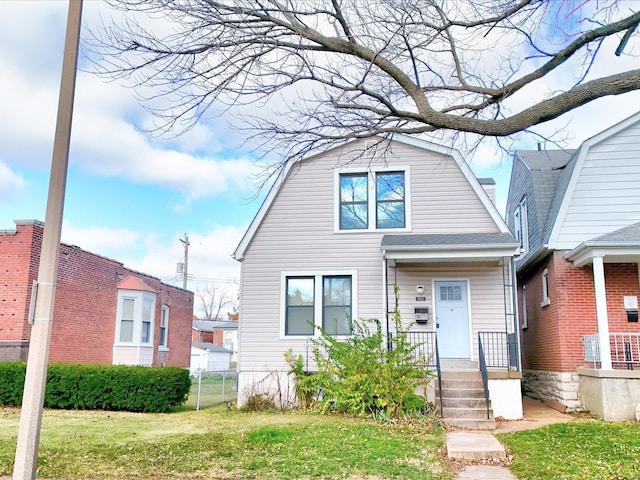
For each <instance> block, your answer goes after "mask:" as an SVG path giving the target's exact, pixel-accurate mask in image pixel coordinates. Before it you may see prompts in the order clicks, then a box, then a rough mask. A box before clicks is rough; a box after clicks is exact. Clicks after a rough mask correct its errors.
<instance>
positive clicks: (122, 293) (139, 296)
mask: <svg viewBox="0 0 640 480" xmlns="http://www.w3.org/2000/svg"><path fill="white" fill-rule="evenodd" d="M156 297H157V295H156V294H155V293H151V292H145V291H139V290H118V304H117V308H116V322H115V324H116V328H115V338H114V342H113V344H114V346H141V347H142V346H144V347H152V346H153V345H154V332H155V325H154V323H155V317H156ZM123 299H133V300H135V304H134V310H133V341H131V342H121V341H120V327H121V317H122V300H123ZM145 299H149V300H151V301H152V303H151V331H150V332H149V338H150V339H151V341H150V342H148V343H147V342H144V343H143V342H142V305H143V302H144V300H145Z"/></svg>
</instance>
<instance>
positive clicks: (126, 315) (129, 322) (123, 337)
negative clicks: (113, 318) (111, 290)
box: [120, 298, 136, 342]
mask: <svg viewBox="0 0 640 480" xmlns="http://www.w3.org/2000/svg"><path fill="white" fill-rule="evenodd" d="M120 305H121V313H120V341H121V342H133V324H134V321H135V320H134V311H135V305H136V299H135V298H123V299H122V303H121V304H120Z"/></svg>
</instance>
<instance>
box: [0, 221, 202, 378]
mask: <svg viewBox="0 0 640 480" xmlns="http://www.w3.org/2000/svg"><path fill="white" fill-rule="evenodd" d="M17 230H18V231H17V233H15V234H8V233H3V234H0V267H1V268H2V270H0V285H2V287H3V288H2V291H1V293H0V342H1V341H2V340H16V339H22V340H28V338H29V334H30V328H29V325H28V323H27V313H28V304H29V298H30V290H31V289H30V285H31V281H32V280H33V279H35V278H36V277H37V267H38V262H39V258H40V250H41V247H42V224H41V223H35V224H34V223H30V224H24V225H23V224H18V225H17ZM128 275H133V276H136V277H139V278H141V279H142V280H143V281H144V282H145V283H146V284H147V285H149V286H150V287H152V288H153V289H154V290H156V292H157V294H158V298H157V301H156V315H155V327H154V331H155V342H154V343H155V345H156V351H157V345H158V342H159V336H160V313H161V308H162V305H163V304H164V305H168V306H169V308H170V310H169V329H168V347H169V352H168V353H167V354H166V355H164V354H163V355H162V356H161V358H159V357H158V355H156V357H155V359H154V363H155V364H159V363H160V362H165V363H166V364H167V365H175V366H180V367H188V366H189V361H190V354H191V321H192V315H193V294H192V293H191V292H187V291H184V290H182V289H179V288H176V287H172V286H169V285H166V284H163V283H162V282H161V281H160V280H159V279H157V278H154V277H150V276H148V275H145V274H142V273H139V272H135V271H132V270H129V269H127V268H125V267H124V265H123V264H122V263H120V262H117V261H115V260H111V259H108V258H105V257H101V256H99V255H96V254H93V253H90V252H86V251H84V250H82V249H80V248H78V247H74V246H69V245H64V244H63V245H61V247H60V258H59V265H58V278H57V286H56V297H55V303H54V312H53V326H52V331H51V347H50V351H49V360H50V361H51V362H79V363H103V364H110V363H112V353H113V342H114V334H115V318H116V307H117V297H118V290H117V285H118V283H119V282H120V281H121V280H122V279H123V278H124V277H126V276H128ZM5 285H6V287H5ZM9 286H10V288H9Z"/></svg>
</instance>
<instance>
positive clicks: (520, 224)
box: [513, 197, 529, 255]
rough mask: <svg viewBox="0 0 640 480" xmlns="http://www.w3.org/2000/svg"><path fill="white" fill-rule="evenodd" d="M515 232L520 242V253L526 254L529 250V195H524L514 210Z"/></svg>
mask: <svg viewBox="0 0 640 480" xmlns="http://www.w3.org/2000/svg"><path fill="white" fill-rule="evenodd" d="M513 222H514V229H515V231H514V234H515V237H516V240H517V241H518V242H519V243H520V254H521V255H526V254H527V252H528V251H529V222H528V219H527V197H523V198H522V200H521V201H520V203H519V204H518V206H517V207H516V209H515V211H514V212H513Z"/></svg>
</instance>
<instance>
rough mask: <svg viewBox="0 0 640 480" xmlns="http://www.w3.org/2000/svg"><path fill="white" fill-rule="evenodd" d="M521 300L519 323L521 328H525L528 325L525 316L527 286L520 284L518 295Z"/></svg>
mask: <svg viewBox="0 0 640 480" xmlns="http://www.w3.org/2000/svg"><path fill="white" fill-rule="evenodd" d="M520 298H521V299H522V300H521V301H520V305H521V307H522V314H521V315H522V318H521V322H520V323H521V325H522V329H523V330H526V329H527V328H528V327H529V323H528V322H529V319H528V318H527V286H526V285H522V295H521V297H520Z"/></svg>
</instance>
